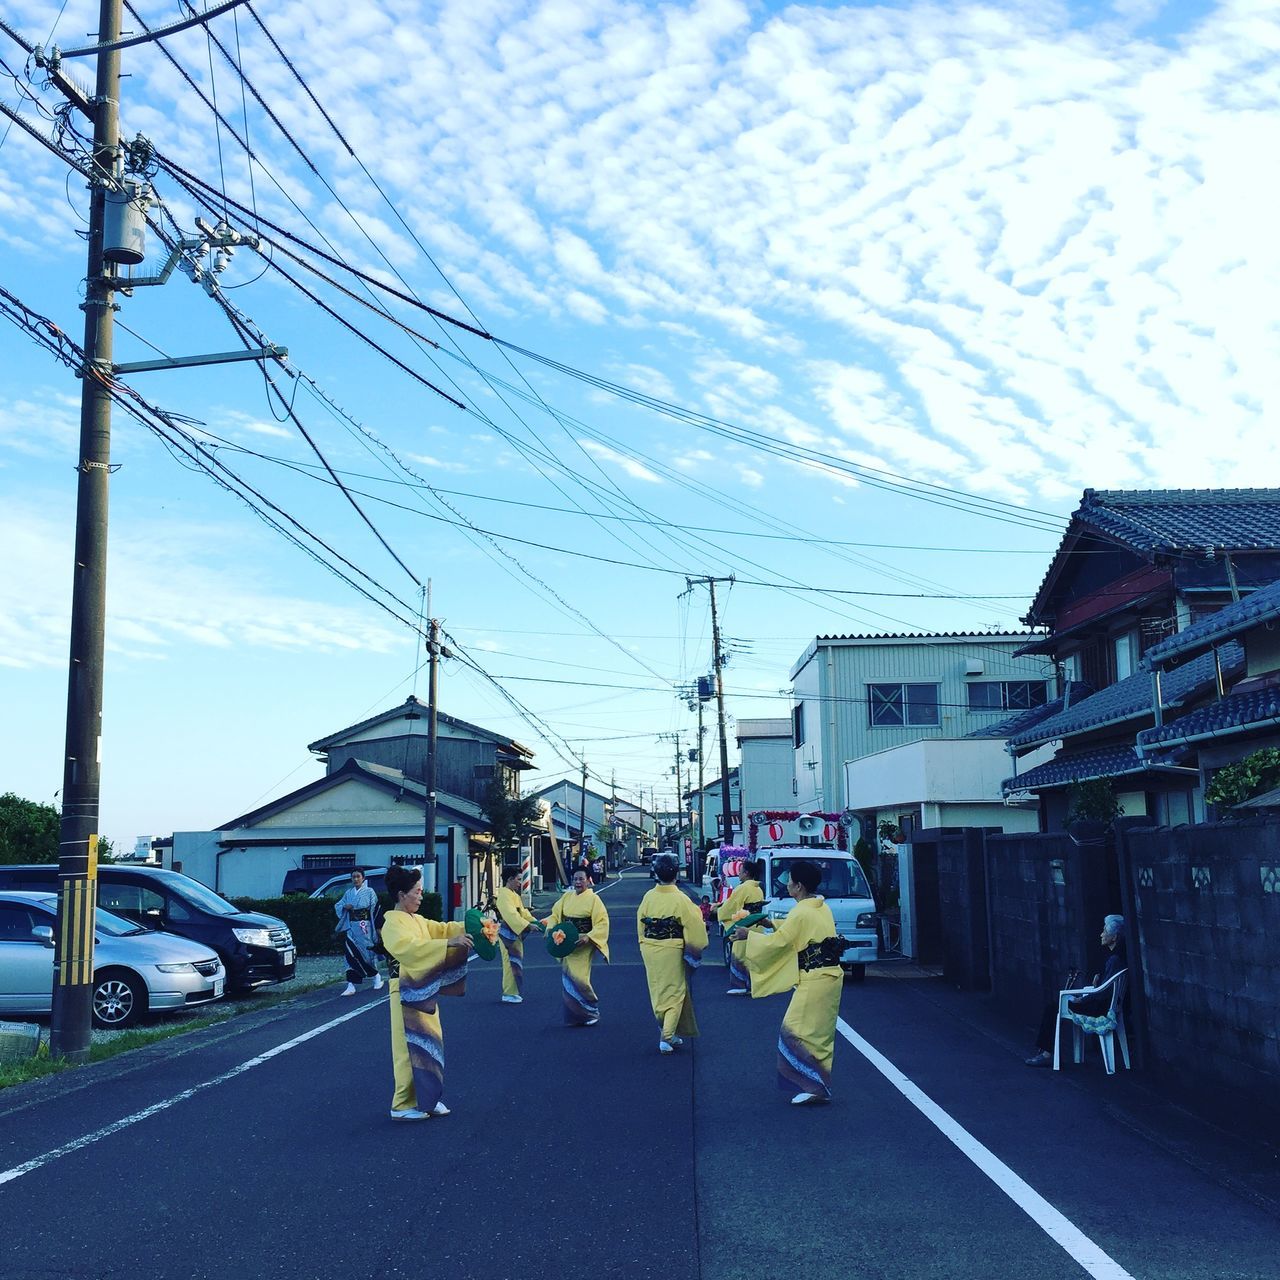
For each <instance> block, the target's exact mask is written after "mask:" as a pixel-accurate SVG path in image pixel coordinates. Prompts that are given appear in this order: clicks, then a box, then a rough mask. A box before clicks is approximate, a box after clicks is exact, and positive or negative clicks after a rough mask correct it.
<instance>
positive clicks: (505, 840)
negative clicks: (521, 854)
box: [481, 779, 542, 862]
mask: <svg viewBox="0 0 1280 1280" xmlns="http://www.w3.org/2000/svg"><path fill="white" fill-rule="evenodd" d="M481 808H482V809H483V811H484V817H485V821H486V822H488V824H489V834H490V835H491V836H492V837H493V848H494V852H495V853H497V854H498V855H499V856H500V857H501V858H502V860H503V862H506V861H507V860H508V858H509V856H510V855H511V854H513V853H514V852H515V851H516V850H517V849H518V848H519V847H520V841H521V839H522V838H523V837H524V835H525V833H526V832H527V831H528V830H529V829H530V828H531V827H535V826H537V824H538V819H539V818H540V817H541V816H542V810H541V809H540V808H539V807H538V802H537V800H535V799H534V797H533V796H513V795H509V794H508V793H507V791H506V789H505V788H504V787H503V786H502V784H501V783H500V782H498V781H497V780H496V779H495V780H494V781H491V782H490V783H489V786H488V788H487V789H486V791H485V793H484V800H483V801H482V802H481Z"/></svg>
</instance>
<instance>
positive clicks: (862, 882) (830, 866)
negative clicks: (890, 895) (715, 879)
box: [720, 810, 879, 981]
mask: <svg viewBox="0 0 1280 1280" xmlns="http://www.w3.org/2000/svg"><path fill="white" fill-rule="evenodd" d="M747 821H748V823H749V824H750V827H751V829H752V837H753V838H752V844H754V846H755V848H754V850H752V849H751V848H750V846H743V845H724V846H722V847H721V849H720V880H721V885H722V889H721V894H722V897H727V896H728V893H729V891H730V890H731V889H732V888H733V887H734V886H735V885H736V884H737V883H738V881H739V876H738V871H739V869H740V867H741V863H742V860H743V859H744V858H754V859H755V860H757V861H759V862H762V863H763V864H764V867H763V870H762V873H761V876H760V887H761V888H762V889H763V890H764V897H765V900H764V905H763V907H762V910H763V911H764V912H765V913H766V914H767V915H768V916H769V917H770V918H771V919H774V920H781V919H783V918H784V917H785V916H786V915H787V913H788V912H789V911H790V910H791V908H792V907H793V906H794V905H795V902H794V900H793V899H792V897H791V895H790V894H789V893H788V892H787V881H788V879H789V878H790V870H791V867H792V865H793V864H794V863H796V862H798V861H800V860H801V859H804V860H805V861H806V862H812V863H815V864H816V865H817V866H818V867H819V868H821V870H822V883H821V884H820V885H819V886H818V892H819V893H820V894H821V895H822V897H823V898H824V900H825V901H826V904H827V906H828V907H830V908H831V914H832V915H833V916H834V917H835V921H836V932H837V933H838V934H839V935H840V936H841V937H842V938H844V939H846V941H847V942H848V944H849V945H848V946H847V947H846V948H845V950H844V953H843V954H842V955H841V957H840V967H841V968H842V969H843V970H844V971H845V973H846V974H848V976H849V977H851V978H853V979H854V980H855V981H861V979H862V978H864V977H865V976H866V966H867V963H868V961H871V960H875V959H876V957H877V956H878V954H879V933H878V930H877V924H876V902H875V898H874V896H873V895H872V892H871V886H870V885H869V884H868V883H867V877H866V876H865V875H864V874H863V871H862V866H861V864H860V863H859V862H858V860H857V858H855V857H854V856H853V854H851V853H850V852H849V851H848V847H847V846H848V836H849V832H850V830H856V829H857V823H856V819H855V818H854V815H853V814H852V813H851V812H849V811H848V810H845V811H844V812H843V813H798V812H782V811H777V810H761V811H759V812H757V813H751V814H748V815H747ZM788 836H790V839H788V838H787V837H788ZM801 838H803V839H804V840H805V841H806V843H803V844H802V843H801V842H800V840H801ZM841 844H843V845H845V846H846V847H845V848H843V849H842V848H840V847H839V845H841Z"/></svg>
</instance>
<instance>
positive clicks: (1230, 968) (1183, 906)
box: [1120, 821, 1280, 1131]
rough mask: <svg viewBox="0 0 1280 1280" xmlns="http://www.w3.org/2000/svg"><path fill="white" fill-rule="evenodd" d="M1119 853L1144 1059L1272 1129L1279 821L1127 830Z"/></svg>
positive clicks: (1277, 1044)
mask: <svg viewBox="0 0 1280 1280" xmlns="http://www.w3.org/2000/svg"><path fill="white" fill-rule="evenodd" d="M1120 854H1121V864H1122V867H1123V869H1124V871H1125V873H1126V879H1127V880H1128V881H1129V884H1130V885H1131V900H1132V908H1131V910H1132V914H1133V917H1134V925H1135V937H1136V939H1137V942H1138V951H1139V955H1140V957H1141V966H1142V986H1141V997H1142V1001H1143V1004H1144V1006H1145V1007H1144V1008H1143V1009H1142V1010H1141V1019H1142V1025H1143V1027H1144V1029H1145V1047H1146V1050H1147V1056H1148V1065H1149V1066H1151V1067H1152V1068H1153V1069H1155V1070H1157V1071H1160V1072H1162V1073H1165V1074H1168V1075H1170V1076H1172V1077H1174V1078H1175V1079H1177V1080H1178V1081H1179V1082H1180V1083H1181V1084H1183V1085H1184V1086H1186V1087H1188V1088H1191V1089H1204V1088H1206V1087H1207V1088H1217V1089H1226V1090H1229V1091H1230V1095H1229V1096H1231V1097H1233V1098H1234V1100H1235V1102H1236V1104H1237V1105H1251V1106H1255V1107H1257V1108H1260V1109H1261V1111H1262V1113H1263V1114H1266V1115H1268V1117H1269V1120H1270V1123H1271V1124H1272V1125H1273V1126H1277V1127H1278V1128H1277V1131H1280V823H1276V822H1268V821H1256V822H1247V823H1224V824H1209V825H1203V826H1194V827H1174V828H1172V829H1168V828H1159V829H1150V828H1148V829H1145V830H1130V831H1127V832H1125V833H1123V835H1122V840H1121V849H1120ZM1246 1099H1247V1100H1248V1102H1247V1103H1246V1101H1245V1100H1246Z"/></svg>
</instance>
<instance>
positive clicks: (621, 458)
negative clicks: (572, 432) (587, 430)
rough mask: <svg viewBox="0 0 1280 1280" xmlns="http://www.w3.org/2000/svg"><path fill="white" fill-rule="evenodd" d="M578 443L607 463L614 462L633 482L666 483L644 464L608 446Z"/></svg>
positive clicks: (583, 441) (594, 443)
mask: <svg viewBox="0 0 1280 1280" xmlns="http://www.w3.org/2000/svg"><path fill="white" fill-rule="evenodd" d="M578 443H579V444H580V445H581V446H582V447H583V448H584V449H585V450H586V451H587V452H588V453H590V454H594V455H595V456H596V457H597V458H603V459H604V460H605V461H606V462H612V463H613V464H614V465H615V466H617V467H619V468H621V470H623V471H624V472H626V474H627V475H629V476H630V477H631V478H632V479H633V480H643V481H644V482H645V483H646V484H663V483H664V481H663V479H662V477H661V476H659V475H655V474H654V472H652V471H650V470H649V468H648V467H646V466H645V465H644V464H643V463H641V462H637V461H636V460H635V459H634V458H629V457H627V456H626V455H625V454H622V453H618V452H617V451H616V450H614V449H610V448H609V447H608V446H607V445H603V444H598V443H597V442H596V441H594V440H579V441H578Z"/></svg>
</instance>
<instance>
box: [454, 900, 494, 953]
mask: <svg viewBox="0 0 1280 1280" xmlns="http://www.w3.org/2000/svg"><path fill="white" fill-rule="evenodd" d="M462 927H463V929H464V930H466V932H467V933H468V934H469V935H470V936H471V941H472V942H473V943H475V952H476V955H478V956H479V957H480V959H481V960H492V959H493V957H494V956H496V955H497V954H498V944H497V943H496V942H490V941H489V939H488V938H487V937H485V932H484V915H483V913H482V912H481V911H480V910H479V908H477V907H472V908H471V910H470V911H468V912H467V914H466V915H465V916H463V917H462Z"/></svg>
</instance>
